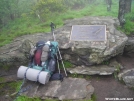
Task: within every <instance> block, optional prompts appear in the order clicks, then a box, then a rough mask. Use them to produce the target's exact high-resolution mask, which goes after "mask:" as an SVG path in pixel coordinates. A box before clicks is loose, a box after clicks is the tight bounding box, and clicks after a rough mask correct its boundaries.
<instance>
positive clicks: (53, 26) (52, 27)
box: [50, 22, 67, 76]
mask: <svg viewBox="0 0 134 101" xmlns="http://www.w3.org/2000/svg"><path fill="white" fill-rule="evenodd" d="M50 27H51V32H52V34H53V38H54V41H56V38H55V34H54V29H55V28H56V26H55V24H54V23H52V22H51V24H50ZM57 48H58V53H59V56H60V60H61V63H62V66H63V69H64V72H65V75H66V76H67V72H66V69H65V65H64V63H63V60H62V56H61V53H60V50H59V47H57Z"/></svg>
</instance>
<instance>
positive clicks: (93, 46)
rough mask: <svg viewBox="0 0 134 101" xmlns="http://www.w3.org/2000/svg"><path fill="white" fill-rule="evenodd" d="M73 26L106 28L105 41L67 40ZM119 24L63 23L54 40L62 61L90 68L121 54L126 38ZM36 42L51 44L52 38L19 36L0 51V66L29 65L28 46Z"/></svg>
mask: <svg viewBox="0 0 134 101" xmlns="http://www.w3.org/2000/svg"><path fill="white" fill-rule="evenodd" d="M72 25H106V32H107V33H106V36H107V39H106V40H107V41H106V42H102V43H100V42H91V41H70V35H71V29H72ZM118 25H119V22H118V20H117V19H116V18H112V17H84V18H79V19H73V20H68V21H66V22H65V23H64V26H63V27H62V28H59V29H57V30H55V36H56V40H57V41H58V42H59V48H60V49H61V53H62V56H63V58H64V59H65V60H68V61H70V62H72V63H74V64H76V65H93V64H99V63H102V62H103V61H105V60H108V59H110V58H111V57H113V56H116V55H118V54H122V52H123V50H124V47H125V44H126V41H127V39H128V38H127V37H126V35H124V34H123V33H122V32H120V31H118V30H117V29H116V26H118ZM25 40H30V41H25ZM38 40H45V41H48V40H50V41H51V40H53V37H52V34H51V33H45V34H44V33H38V34H35V35H24V36H22V37H19V38H17V39H15V40H14V41H13V42H12V43H11V44H8V45H6V46H4V47H1V48H0V53H1V55H0V63H2V64H7V63H8V64H10V65H11V64H16V63H18V64H24V62H28V60H27V59H26V57H27V53H29V49H30V47H31V43H33V44H35V43H36V42H37V41H38Z"/></svg>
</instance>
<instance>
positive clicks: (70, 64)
mask: <svg viewBox="0 0 134 101" xmlns="http://www.w3.org/2000/svg"><path fill="white" fill-rule="evenodd" d="M63 63H64V66H65V68H72V67H73V64H72V63H71V62H69V61H63ZM59 67H60V68H63V66H62V63H60V65H59Z"/></svg>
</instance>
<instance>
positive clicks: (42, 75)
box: [17, 66, 50, 84]
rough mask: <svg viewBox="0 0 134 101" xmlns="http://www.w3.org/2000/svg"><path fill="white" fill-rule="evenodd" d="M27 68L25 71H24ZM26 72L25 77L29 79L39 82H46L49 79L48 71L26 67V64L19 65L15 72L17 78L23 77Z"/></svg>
mask: <svg viewBox="0 0 134 101" xmlns="http://www.w3.org/2000/svg"><path fill="white" fill-rule="evenodd" d="M26 70H27V71H26ZM25 72H26V78H27V79H28V80H30V81H37V78H38V82H39V83H41V84H46V83H48V81H49V78H50V73H49V72H46V71H40V70H36V69H33V68H28V67H26V66H20V68H19V69H18V72H17V77H18V78H24V77H25V76H24V75H25Z"/></svg>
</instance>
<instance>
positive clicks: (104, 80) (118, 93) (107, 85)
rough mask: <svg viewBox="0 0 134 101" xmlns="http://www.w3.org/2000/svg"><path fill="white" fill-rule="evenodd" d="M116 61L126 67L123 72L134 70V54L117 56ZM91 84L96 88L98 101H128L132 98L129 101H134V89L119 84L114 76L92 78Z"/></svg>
mask: <svg viewBox="0 0 134 101" xmlns="http://www.w3.org/2000/svg"><path fill="white" fill-rule="evenodd" d="M116 60H117V61H118V62H119V63H120V64H121V65H122V66H123V67H124V69H123V70H125V69H131V68H134V53H131V54H127V55H122V56H117V57H116ZM123 70H122V71H123ZM91 84H92V85H93V87H94V88H95V96H96V99H97V101H107V100H106V99H105V98H120V99H122V100H119V101H127V98H130V100H129V101H134V89H132V88H128V87H127V86H126V85H125V84H123V83H121V82H119V81H118V80H117V79H115V78H114V75H112V76H97V77H93V78H91ZM123 99H126V100H123ZM111 101H114V100H111Z"/></svg>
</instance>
